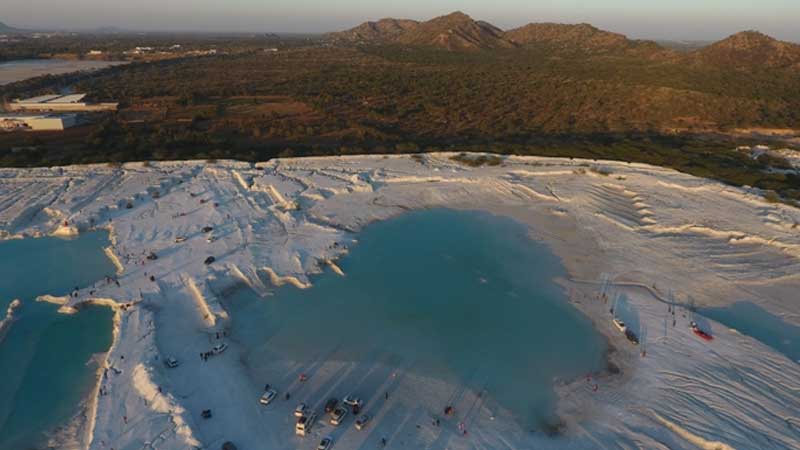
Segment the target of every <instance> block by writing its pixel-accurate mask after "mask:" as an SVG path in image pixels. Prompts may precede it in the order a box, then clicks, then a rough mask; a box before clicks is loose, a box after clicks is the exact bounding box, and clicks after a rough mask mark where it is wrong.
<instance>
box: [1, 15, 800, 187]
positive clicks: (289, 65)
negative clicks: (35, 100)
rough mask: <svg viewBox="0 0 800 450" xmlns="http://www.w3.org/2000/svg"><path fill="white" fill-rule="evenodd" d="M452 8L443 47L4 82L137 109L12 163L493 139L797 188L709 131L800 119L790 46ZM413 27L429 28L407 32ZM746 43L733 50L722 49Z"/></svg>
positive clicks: (34, 148)
mask: <svg viewBox="0 0 800 450" xmlns="http://www.w3.org/2000/svg"><path fill="white" fill-rule="evenodd" d="M446 17H447V19H446V20H444V19H442V20H444V21H445V22H447V24H446V25H445V28H444V29H445V30H449V29H452V27H454V26H458V27H461V28H459V30H461V31H463V32H459V33H455V34H456V35H457V36H458V37H457V38H453V39H454V40H452V39H451V40H448V41H447V42H446V43H445V45H440V43H441V41H440V40H436V39H434V40H430V39H428V38H427V37H425V36H431V35H433V36H439V35H441V34H442V33H441V31H442V30H441V29H438V28H436V27H433V26H431V25H430V23H427V25H426V23H417V22H408V21H402V22H391V21H388V22H387V21H382V22H377V23H373V24H365V25H362V26H360V27H359V30H360V31H358V36H359V37H358V39H357V41H351V42H345V43H344V44H342V38H341V37H339V38H337V39H333V40H331V37H330V36H329V37H328V41H327V42H316V43H314V44H313V45H306V46H301V47H296V46H295V47H293V48H288V49H281V51H279V52H277V53H267V52H264V51H262V50H260V49H257V50H255V49H253V50H247V49H246V48H245V49H244V50H242V51H239V52H235V53H232V54H230V55H221V56H215V57H205V58H187V59H178V60H171V61H161V62H154V63H146V64H138V63H137V64H131V65H128V66H120V67H115V68H111V69H107V70H104V71H101V72H96V73H92V74H81V75H68V76H60V77H44V78H39V79H34V80H29V81H26V82H22V83H17V84H14V85H11V86H7V87H6V88H5V89H3V90H2V91H0V92H2V94H3V95H4V96H5V97H6V98H7V99H10V98H15V97H17V96H22V95H32V94H39V93H46V92H52V91H54V90H57V89H59V88H60V87H63V86H65V85H71V86H73V88H74V89H75V90H77V91H79V92H88V93H90V95H91V96H92V97H94V98H95V99H97V100H114V101H120V102H121V105H122V108H121V110H120V112H119V113H117V114H116V115H114V116H111V117H106V118H104V119H103V120H100V121H99V122H97V123H96V124H95V125H91V126H86V127H81V128H79V129H74V130H69V131H68V132H66V133H59V134H57V135H52V136H51V135H50V134H47V133H39V134H27V133H23V134H20V133H11V134H7V135H0V164H3V165H44V164H63V163H75V162H97V161H109V160H110V161H127V160H149V159H182V158H237V159H244V160H250V161H255V160H265V159H269V158H272V157H276V156H302V155H330V154H359V153H396V152H398V153H399V152H403V153H414V152H422V151H438V150H457V151H467V150H478V151H492V152H496V153H517V154H537V155H553V156H571V157H582V158H607V159H616V160H622V161H636V162H646V163H652V164H657V165H663V166H668V167H674V168H677V169H679V170H682V171H685V172H688V173H692V174H695V175H700V176H707V177H712V178H717V179H721V180H724V181H726V182H729V183H732V184H737V185H752V186H757V187H761V188H764V189H772V190H775V191H776V192H779V193H780V194H781V195H783V196H785V197H787V198H795V199H798V198H800V180H798V177H797V176H795V175H791V174H781V173H767V172H766V171H765V169H766V168H767V167H768V165H767V164H765V163H764V162H759V161H753V160H751V159H750V158H749V156H748V155H746V154H744V153H741V152H737V151H734V150H732V149H733V148H735V146H736V145H737V144H738V143H746V142H734V141H733V140H725V141H719V140H716V139H711V138H710V137H709V136H711V135H712V134H714V135H717V134H719V133H725V132H726V131H728V130H732V129H735V128H747V127H764V128H783V129H800V76H798V73H799V72H798V71H797V70H796V68H795V67H794V65H793V64H792V63H791V61H792V58H793V56H792V55H793V53H792V52H793V50H794V49H795V47H793V44H786V43H780V42H779V41H774V40H769V38H766V39H767V40H764V39H761V38H759V41H760V44H758V45H756V44H752V45H751V44H750V43H752V39H749V38H744V39H742V40H740V38H742V37H741V36H738V35H737V36H734V37H732V38H731V39H730V40H728V42H727V43H726V42H725V41H723V43H724V45H722V46H710V47H706V48H703V49H700V50H695V51H692V52H682V53H679V52H675V51H671V50H667V49H664V48H662V47H660V46H658V45H657V44H654V43H651V42H642V41H631V40H628V39H627V38H625V37H624V36H621V35H616V34H613V33H608V32H604V31H602V30H597V29H596V28H593V27H590V26H586V25H575V26H566V28H563V27H562V26H554V25H552V24H544V25H542V26H528V27H526V28H525V29H524V31H517V32H515V35H516V36H517V37H516V38H515V40H514V41H513V45H511V46H506V45H505V44H498V42H499V41H498V39H500V40H503V42H505V41H506V40H508V36H509V35H510V33H512V32H500V31H498V30H497V29H496V28H494V27H491V26H490V25H488V24H484V23H477V22H476V23H475V24H470V22H468V21H467V20H466V19H464V17H462V16H456V17H450V16H446ZM467 19H468V18H467ZM469 20H470V21H471V19H469ZM437 23H438V22H437ZM448 27H449V28H448ZM409 30H411V31H409ZM420 30H423V31H424V33H423V32H421V31H420ZM464 30H466V31H464ZM409 32H413V36H414V39H413V42H414V43H412V44H404V43H398V40H399V39H400V38H397V36H400V35H405V34H406V33H409ZM349 33H350V34H352V30H351V31H350V32H349ZM387 33H388V34H390V35H392V36H395V37H393V38H391V39H392V40H393V42H390V43H386V39H385V37H383V36H384V35H386V34H387ZM437 33H438V34H437ZM498 33H499V34H498ZM375 36H378V37H377V38H376V37H375ZM403 39H411V38H403ZM418 39H419V40H418ZM484 39H488V40H489V42H490V44H489V45H488V47H487V48H485V46H484V44H483V42H484ZM330 42H339V44H337V45H333V44H331V43H330ZM465 42H468V43H471V44H470V45H466V44H464V43H465ZM509 42H511V41H510V40H509ZM456 44H457V45H456ZM721 49H722V50H721ZM765 49H766V50H765ZM770 49H775V51H777V52H779V55H780V56H774V57H771V56H769V55H768V54H767V55H766V56H765V51H766V52H767V53H769V51H771V50H770ZM731 52H735V53H736V54H737V55H738V56H737V61H738V62H739V64H737V65H736V66H730V65H729V64H727V63H726V62H725V61H726V58H728V57H729V56H726V55H730V54H732V53H731ZM750 53H752V55H751V56H748V55H749V54H750ZM787 55H788V56H787ZM748 58H751V59H752V63H753V64H741V62H742V61H748ZM765 64H773V65H772V66H770V67H771V69H770V70H763V65H765ZM15 148H16V151H14V149H15ZM20 148H26V150H24V151H20V150H19V149H20Z"/></svg>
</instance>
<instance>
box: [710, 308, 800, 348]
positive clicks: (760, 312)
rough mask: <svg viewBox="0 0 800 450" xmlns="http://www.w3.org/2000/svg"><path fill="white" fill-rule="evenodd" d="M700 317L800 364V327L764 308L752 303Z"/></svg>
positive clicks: (712, 310)
mask: <svg viewBox="0 0 800 450" xmlns="http://www.w3.org/2000/svg"><path fill="white" fill-rule="evenodd" d="M700 313H702V314H703V315H705V316H707V317H709V318H711V319H713V320H716V321H717V322H719V323H721V324H723V325H725V326H727V327H729V328H733V329H735V330H738V331H739V332H741V333H743V334H746V335H748V336H750V337H752V338H754V339H756V340H758V341H761V342H762V343H764V344H765V345H768V346H770V347H772V348H774V349H775V350H777V351H779V352H781V353H783V354H784V355H786V357H788V358H789V359H791V360H792V361H794V362H796V363H800V327H798V326H795V325H791V324H789V323H786V322H785V321H784V320H783V319H781V318H780V317H777V316H775V315H773V314H770V313H769V312H767V311H766V310H764V308H761V307H760V306H758V305H756V304H754V303H750V302H738V303H734V304H733V305H731V306H728V307H725V308H706V309H702V310H701V311H700Z"/></svg>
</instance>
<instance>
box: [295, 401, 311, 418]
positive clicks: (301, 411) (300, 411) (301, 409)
mask: <svg viewBox="0 0 800 450" xmlns="http://www.w3.org/2000/svg"><path fill="white" fill-rule="evenodd" d="M307 409H308V407H307V406H306V404H305V403H300V404H299V405H297V408H295V409H294V416H295V417H303V416H304V415H305V414H306V410H307Z"/></svg>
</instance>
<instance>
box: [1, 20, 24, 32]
mask: <svg viewBox="0 0 800 450" xmlns="http://www.w3.org/2000/svg"><path fill="white" fill-rule="evenodd" d="M22 31H23V30H21V29H19V28H14V27H12V26H10V25H6V24H5V23H4V22H0V33H20V32H22Z"/></svg>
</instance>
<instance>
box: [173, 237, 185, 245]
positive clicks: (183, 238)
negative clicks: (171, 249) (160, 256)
mask: <svg viewBox="0 0 800 450" xmlns="http://www.w3.org/2000/svg"><path fill="white" fill-rule="evenodd" d="M181 242H186V238H185V237H184V236H178V237H176V238H175V243H176V244H180V243H181Z"/></svg>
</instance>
